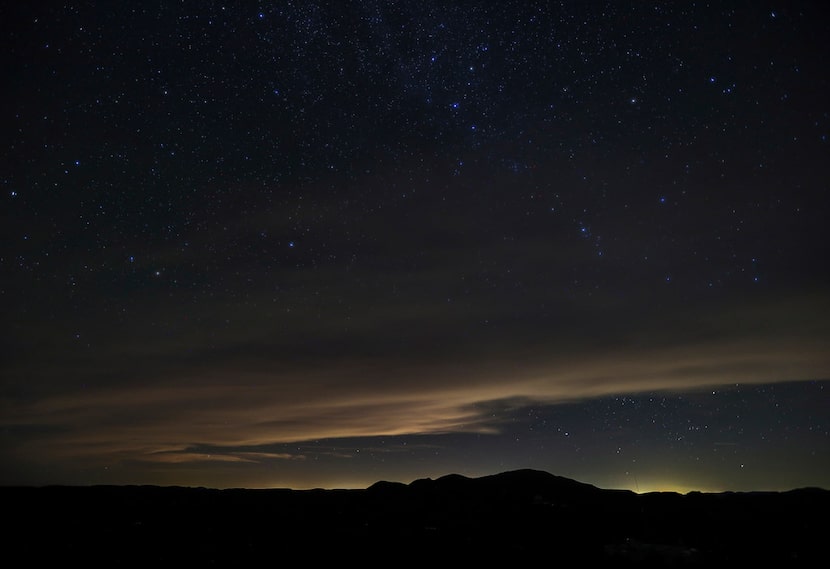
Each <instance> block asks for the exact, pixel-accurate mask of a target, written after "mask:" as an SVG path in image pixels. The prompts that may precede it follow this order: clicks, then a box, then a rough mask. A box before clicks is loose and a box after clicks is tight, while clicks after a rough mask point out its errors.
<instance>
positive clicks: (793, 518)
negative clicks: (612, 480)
mask: <svg viewBox="0 0 830 569" xmlns="http://www.w3.org/2000/svg"><path fill="white" fill-rule="evenodd" d="M0 496H2V500H3V505H4V506H3V508H4V514H5V518H6V524H5V525H6V528H7V529H5V530H4V538H5V539H4V542H5V543H6V550H7V556H12V555H13V556H14V557H15V558H17V559H23V560H25V564H26V565H30V566H43V564H45V563H55V562H60V563H61V564H67V563H74V562H79V563H83V564H84V565H85V566H87V567H89V566H107V567H116V566H148V565H155V566H167V565H171V564H182V565H185V566H200V565H206V564H215V565H218V566H229V565H232V566H238V565H244V566H250V565H252V564H254V563H257V564H262V563H267V564H269V565H275V564H280V563H282V562H283V561H284V560H286V558H289V559H292V560H294V562H295V563H296V562H308V563H315V564H316V563H320V562H324V561H326V562H334V561H336V562H339V563H344V562H346V563H349V562H354V563H358V564H361V565H363V566H366V565H384V566H409V565H415V564H430V565H443V564H445V563H449V562H460V563H464V564H465V565H466V564H470V563H486V564H488V565H490V564H493V563H497V562H509V563H511V565H515V564H517V563H522V562H528V563H529V562H534V563H538V562H540V561H542V562H544V563H545V564H557V563H562V562H572V563H577V562H578V563H598V564H603V565H613V566H615V567H621V566H622V567H624V566H629V565H630V566H638V567H643V566H652V567H669V566H682V567H712V566H720V565H726V564H730V565H732V564H736V563H739V564H741V565H745V564H747V563H759V564H761V563H762V564H764V565H766V564H769V563H783V564H786V566H787V567H794V566H808V565H813V564H815V563H818V562H820V561H821V560H826V558H827V553H826V552H825V540H826V538H827V536H828V535H830V524H828V519H827V512H828V510H829V509H830V491H827V490H823V489H818V488H803V489H796V490H792V491H789V492H746V493H736V492H725V493H700V492H691V493H689V494H685V495H681V494H676V493H671V492H661V493H651V494H635V493H633V492H630V491H627V490H606V489H600V488H597V487H595V486H591V485H590V484H584V483H581V482H577V481H575V480H571V479H568V478H562V477H559V476H554V475H552V474H549V473H547V472H542V471H538V470H517V471H511V472H504V473H501V474H496V475H492V476H483V477H480V478H467V477H465V476H461V475H457V474H450V475H447V476H443V477H441V478H438V479H435V480H432V479H429V478H427V479H420V480H416V481H414V482H412V483H410V484H402V483H399V482H387V481H380V482H377V483H375V484H373V485H372V486H370V487H368V488H366V489H364V490H319V489H318V490H289V489H276V490H246V489H230V490H217V489H206V488H184V487H159V486H90V487H69V486H49V487H40V488H35V487H5V488H0Z"/></svg>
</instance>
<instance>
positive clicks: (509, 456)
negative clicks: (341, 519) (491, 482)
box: [0, 1, 830, 489]
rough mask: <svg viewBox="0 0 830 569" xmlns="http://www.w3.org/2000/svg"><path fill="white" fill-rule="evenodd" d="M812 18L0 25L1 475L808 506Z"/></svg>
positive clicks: (680, 15)
mask: <svg viewBox="0 0 830 569" xmlns="http://www.w3.org/2000/svg"><path fill="white" fill-rule="evenodd" d="M826 16H827V13H826V10H824V9H823V8H822V7H821V6H820V5H819V4H816V3H796V4H786V5H785V4H781V3H775V2H770V3H767V2H762V3H757V2H752V3H731V4H728V5H723V6H722V5H705V4H699V3H686V2H679V3H675V2H669V3H652V4H648V3H642V2H568V1H563V2H556V3H549V2H476V3H470V4H458V3H444V2H438V3H434V2H429V3H424V4H419V3H407V2H398V3H388V2H339V3H325V2H284V3H269V2H243V3H228V4H223V3H221V2H200V3H192V2H156V3H143V4H140V5H134V6H133V5H121V6H114V7H111V9H107V10H98V9H95V8H93V7H91V6H85V5H83V4H77V3H62V2H46V3H40V4H38V5H31V6H30V5H15V6H6V7H4V8H2V10H1V11H0V20H2V21H3V22H4V23H3V24H2V27H3V32H4V37H5V38H6V49H5V50H4V53H3V55H2V56H0V57H2V62H3V70H4V74H5V77H6V81H5V84H6V85H7V88H6V89H5V90H4V93H3V95H2V98H3V105H2V108H3V112H2V117H3V118H2V132H3V134H4V137H5V140H6V143H5V144H4V145H3V147H4V149H5V150H4V152H3V153H2V154H0V200H2V212H3V213H2V215H3V218H2V223H0V225H2V228H3V229H2V241H1V242H0V272H2V278H1V279H0V315H2V322H3V326H2V334H3V335H2V340H3V348H2V364H0V370H1V371H0V378H1V379H0V406H1V407H0V408H2V414H0V453H2V456H3V464H4V466H3V467H2V468H0V481H2V482H3V483H63V482H69V483H84V484H85V483H97V482H108V483H109V482H112V483H136V482H139V483H175V484H184V485H187V484H201V485H205V486H228V485H253V486H292V487H311V486H332V485H338V484H346V485H358V486H365V485H368V484H371V483H372V482H374V481H375V480H377V479H380V478H387V479H389V478H395V479H398V480H411V479H414V478H416V477H418V476H435V475H438V476H440V475H442V474H445V473H447V472H450V471H452V472H460V473H463V474H468V475H479V474H486V473H491V472H495V471H499V470H506V469H508V468H511V467H516V468H524V467H538V468H544V469H547V470H550V471H551V472H554V473H556V474H561V475H572V476H573V477H577V478H579V479H580V480H582V481H585V482H590V483H597V484H602V485H607V486H615V487H627V488H632V489H636V488H639V487H640V486H642V487H643V488H646V487H650V488H656V487H657V486H660V485H662V486H664V487H666V486H670V485H672V484H674V485H676V486H677V487H683V488H686V489H694V488H703V487H705V488H711V489H755V488H764V489H766V488H785V487H794V486H807V485H813V486H824V487H828V486H829V485H830V479H828V473H829V472H830V464H829V463H828V459H827V458H826V457H827V456H830V453H828V452H827V451H830V439H828V418H830V417H828V413H827V411H826V410H825V409H826V408H827V407H826V405H825V406H824V407H822V406H820V405H818V402H822V401H823V402H826V399H827V389H826V385H827V383H826V381H827V380H828V379H830V358H828V355H827V354H828V353H830V350H828V340H829V339H830V327H828V325H827V322H826V320H827V319H826V318H825V315H826V314H828V313H829V312H828V308H830V294H828V292H829V291H830V289H828V284H830V280H829V279H828V277H830V273H828V264H827V262H826V260H825V259H827V258H828V254H830V251H828V245H827V244H828V243H830V238H828V230H827V225H826V218H827V215H828V205H830V202H829V200H828V196H830V193H829V192H828V180H830V171H828V168H830V161H828V160H827V158H828V155H829V153H828V150H829V149H830V146H828V145H829V144H830V143H828V140H827V135H828V131H830V107H829V106H828V101H830V97H828V86H829V85H830V84H829V83H828V80H830V73H828V70H827V68H826V61H827V56H828V50H827V46H826V42H825V38H826V37H827V31H828V29H827V26H826V24H825V23H824V22H826ZM298 449H299V450H298ZM357 449H363V450H362V452H361V453H360V456H358V453H357ZM366 449H380V450H374V451H371V450H370V451H369V452H368V453H367V450H366ZM367 455H370V456H371V458H367ZM782 457H786V461H785V463H784V464H785V465H786V468H785V466H782V463H781V460H782ZM635 461H636V462H635ZM736 465H739V467H736ZM741 465H742V466H741ZM747 468H749V469H751V473H750V472H749V471H748V470H747ZM635 477H636V479H635Z"/></svg>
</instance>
